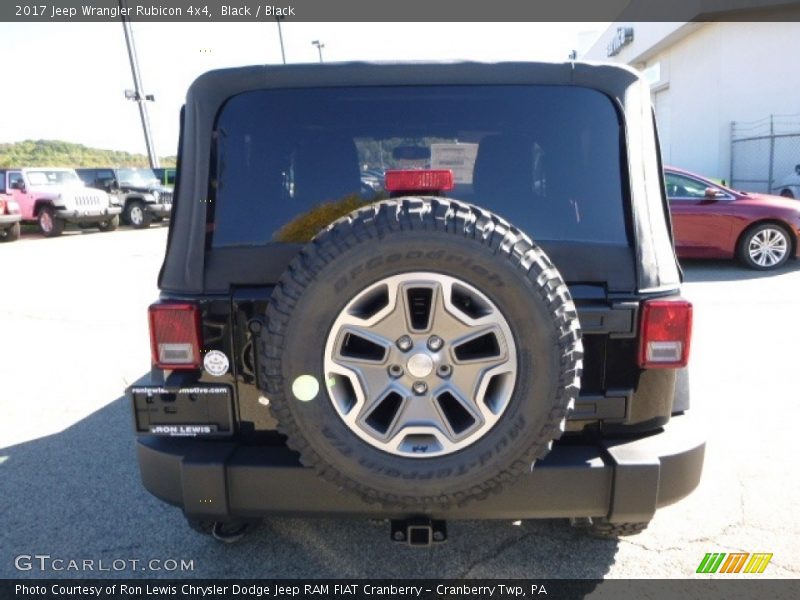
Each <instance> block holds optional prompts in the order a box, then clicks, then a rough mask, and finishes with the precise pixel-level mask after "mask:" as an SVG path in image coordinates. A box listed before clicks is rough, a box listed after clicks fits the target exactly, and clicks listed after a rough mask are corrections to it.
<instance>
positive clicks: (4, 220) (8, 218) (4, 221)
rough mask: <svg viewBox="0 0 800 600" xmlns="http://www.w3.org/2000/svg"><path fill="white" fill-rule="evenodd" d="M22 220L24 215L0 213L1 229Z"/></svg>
mask: <svg viewBox="0 0 800 600" xmlns="http://www.w3.org/2000/svg"><path fill="white" fill-rule="evenodd" d="M21 220H22V215H0V229H7V228H8V227H11V226H12V225H13V224H14V223H19V222H20V221H21Z"/></svg>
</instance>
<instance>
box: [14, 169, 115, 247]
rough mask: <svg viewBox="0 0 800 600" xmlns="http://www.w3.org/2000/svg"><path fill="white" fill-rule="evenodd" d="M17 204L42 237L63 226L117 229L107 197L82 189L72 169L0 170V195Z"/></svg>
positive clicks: (84, 187) (100, 193)
mask: <svg viewBox="0 0 800 600" xmlns="http://www.w3.org/2000/svg"><path fill="white" fill-rule="evenodd" d="M3 191H5V193H7V194H9V195H11V196H12V198H13V200H15V201H16V202H17V204H19V207H20V212H21V213H22V220H23V221H33V222H36V223H38V224H39V230H40V231H41V232H42V234H43V235H45V236H46V237H55V236H57V235H61V233H62V232H63V231H64V226H65V225H66V224H67V223H77V224H79V225H81V226H95V227H97V228H98V229H99V230H100V231H113V230H114V229H116V228H117V227H118V226H119V213H120V212H121V209H120V208H119V207H118V206H112V205H111V202H110V200H109V197H108V194H106V193H105V192H103V191H101V190H96V189H93V188H88V187H86V186H85V185H84V184H83V182H82V181H81V180H80V178H79V177H78V175H77V174H76V173H75V171H74V169H59V168H55V167H36V168H25V169H3V170H0V192H3Z"/></svg>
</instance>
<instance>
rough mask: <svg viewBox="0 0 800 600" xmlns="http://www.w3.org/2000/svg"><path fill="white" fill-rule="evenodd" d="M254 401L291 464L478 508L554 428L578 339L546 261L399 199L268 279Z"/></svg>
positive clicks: (571, 382)
mask: <svg viewBox="0 0 800 600" xmlns="http://www.w3.org/2000/svg"><path fill="white" fill-rule="evenodd" d="M259 354H260V355H259V365H260V369H261V375H262V378H261V381H262V386H263V388H264V389H263V391H264V393H265V395H266V396H267V397H268V398H269V400H270V402H271V406H272V408H273V411H274V414H275V417H276V418H277V420H278V423H279V429H280V430H281V431H282V432H283V433H284V434H285V435H286V436H287V443H288V445H289V446H290V447H291V448H293V449H295V450H296V451H297V452H298V453H299V454H300V458H301V460H302V462H303V464H305V465H307V466H310V467H313V468H315V469H316V470H317V471H318V473H319V474H320V475H322V476H323V477H325V478H327V479H328V480H330V481H332V482H334V483H335V484H337V485H338V486H339V487H340V488H346V489H349V490H352V491H355V492H357V493H358V494H360V495H361V496H362V497H363V498H365V499H366V500H370V501H378V502H380V503H382V504H385V505H394V506H405V507H411V508H414V509H422V508H434V507H445V506H448V505H451V504H454V503H455V504H462V503H463V502H465V501H468V500H471V499H476V498H484V497H486V496H487V494H488V493H490V492H493V491H496V490H498V489H499V488H500V487H501V486H502V485H503V484H506V483H509V482H511V481H513V480H514V479H515V478H516V477H518V476H519V475H521V474H523V473H526V472H529V471H530V469H531V468H532V467H533V465H534V463H535V461H536V460H537V459H540V458H542V457H543V456H544V455H545V454H546V453H547V452H548V450H549V449H550V447H551V445H552V442H553V440H554V439H556V438H558V437H559V436H560V435H561V433H562V432H563V430H564V422H565V419H566V416H567V413H568V412H569V411H570V410H571V408H572V406H573V403H574V400H575V398H576V396H577V394H578V390H579V387H580V374H581V366H582V345H581V337H580V329H579V324H578V316H577V313H576V310H575V306H574V304H573V302H572V298H571V296H570V293H569V290H568V289H567V286H566V285H565V283H564V281H563V280H562V278H561V275H560V274H559V272H558V270H557V269H556V268H555V267H554V266H553V264H552V263H551V262H550V260H549V259H548V257H547V256H546V254H545V253H544V252H543V251H542V249H541V248H539V247H538V246H537V245H536V244H535V243H533V242H532V241H531V239H530V238H529V237H528V236H526V235H525V234H524V233H522V232H520V231H519V230H518V229H516V228H515V227H513V226H512V225H510V224H508V223H507V222H506V221H504V220H503V219H501V218H500V217H498V216H496V215H493V214H492V213H490V212H488V211H486V210H484V209H481V208H477V207H475V206H471V205H468V204H465V203H461V202H457V201H454V200H445V199H441V198H400V199H396V200H391V201H384V202H381V203H378V204H373V205H370V206H368V207H365V208H362V209H359V210H356V211H354V212H352V213H351V214H350V215H348V216H346V217H344V218H341V219H339V220H338V221H336V222H334V223H333V224H331V225H330V226H329V227H327V228H326V229H325V230H324V231H322V232H321V233H320V234H318V235H317V236H316V237H315V238H314V239H313V240H312V241H311V242H309V243H308V244H307V245H306V246H305V247H304V248H303V249H302V250H301V251H300V252H299V254H298V255H297V257H296V258H295V259H294V260H293V262H292V263H291V264H290V266H289V267H288V269H287V271H286V272H285V273H284V274H283V276H282V277H281V279H280V281H279V283H278V284H277V286H276V288H275V290H274V292H273V294H272V297H271V300H270V304H269V308H268V310H267V333H266V335H263V336H261V343H260V347H259Z"/></svg>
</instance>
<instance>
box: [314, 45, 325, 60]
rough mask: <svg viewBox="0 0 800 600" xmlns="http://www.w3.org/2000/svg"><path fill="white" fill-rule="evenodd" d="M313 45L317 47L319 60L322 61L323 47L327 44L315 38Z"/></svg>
mask: <svg viewBox="0 0 800 600" xmlns="http://www.w3.org/2000/svg"><path fill="white" fill-rule="evenodd" d="M311 45H312V46H316V47H317V51H318V52H319V62H322V49H323V48H324V47H325V44H323V43H321V42H320V41H319V40H314V41H313V42H311Z"/></svg>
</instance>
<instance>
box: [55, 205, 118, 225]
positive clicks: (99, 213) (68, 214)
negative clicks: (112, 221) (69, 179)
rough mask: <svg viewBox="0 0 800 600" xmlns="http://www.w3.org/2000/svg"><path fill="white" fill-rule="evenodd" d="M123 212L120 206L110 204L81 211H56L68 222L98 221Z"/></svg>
mask: <svg viewBox="0 0 800 600" xmlns="http://www.w3.org/2000/svg"><path fill="white" fill-rule="evenodd" d="M121 212H122V209H121V208H120V207H119V206H109V207H108V208H105V209H103V210H92V211H86V212H85V211H80V210H68V209H61V210H57V211H56V217H58V218H59V219H64V220H65V221H67V222H68V223H98V222H100V221H105V220H106V219H109V218H111V217H113V216H115V215H118V214H119V213H121Z"/></svg>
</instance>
